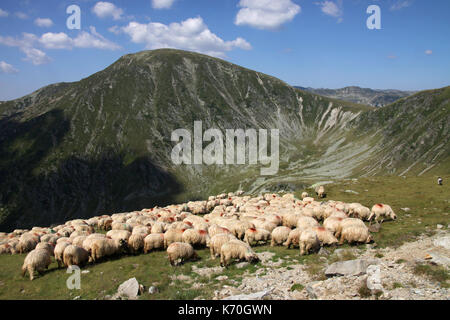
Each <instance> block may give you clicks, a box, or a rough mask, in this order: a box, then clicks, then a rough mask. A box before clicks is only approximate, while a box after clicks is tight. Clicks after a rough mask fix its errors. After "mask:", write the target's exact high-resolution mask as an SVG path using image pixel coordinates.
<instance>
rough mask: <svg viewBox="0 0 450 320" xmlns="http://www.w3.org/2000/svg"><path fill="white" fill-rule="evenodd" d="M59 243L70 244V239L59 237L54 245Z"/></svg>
mask: <svg viewBox="0 0 450 320" xmlns="http://www.w3.org/2000/svg"><path fill="white" fill-rule="evenodd" d="M61 242H69V243H72V239H70V238H68V237H61V238H59V239H58V240H56V244H58V243H61Z"/></svg>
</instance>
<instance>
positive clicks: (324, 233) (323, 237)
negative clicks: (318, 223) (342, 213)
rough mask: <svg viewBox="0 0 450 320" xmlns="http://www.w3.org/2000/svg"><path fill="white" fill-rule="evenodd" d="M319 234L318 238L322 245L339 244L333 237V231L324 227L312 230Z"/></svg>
mask: <svg viewBox="0 0 450 320" xmlns="http://www.w3.org/2000/svg"><path fill="white" fill-rule="evenodd" d="M312 230H314V231H315V232H316V234H317V238H319V241H320V244H321V245H329V246H331V245H335V244H337V243H338V240H337V238H336V237H335V236H334V235H333V233H332V232H331V231H329V230H328V229H326V228H324V227H315V228H312Z"/></svg>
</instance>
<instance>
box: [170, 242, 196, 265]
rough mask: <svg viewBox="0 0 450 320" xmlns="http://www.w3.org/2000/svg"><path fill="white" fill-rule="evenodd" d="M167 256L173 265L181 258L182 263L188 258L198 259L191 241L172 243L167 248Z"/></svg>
mask: <svg viewBox="0 0 450 320" xmlns="http://www.w3.org/2000/svg"><path fill="white" fill-rule="evenodd" d="M167 256H168V258H169V262H170V264H171V265H172V266H174V265H177V264H178V260H181V263H183V262H185V261H188V260H195V259H198V255H197V253H196V252H195V250H194V248H193V247H192V246H191V245H190V244H189V243H184V242H174V243H171V244H170V245H169V247H168V248H167Z"/></svg>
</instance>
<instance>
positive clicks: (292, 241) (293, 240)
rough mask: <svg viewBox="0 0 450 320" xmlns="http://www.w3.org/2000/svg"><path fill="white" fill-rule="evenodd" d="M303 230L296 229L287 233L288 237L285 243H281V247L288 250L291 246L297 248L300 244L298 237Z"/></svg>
mask: <svg viewBox="0 0 450 320" xmlns="http://www.w3.org/2000/svg"><path fill="white" fill-rule="evenodd" d="M303 230H304V229H301V228H296V229H293V230H292V231H291V232H289V236H288V238H287V240H286V242H284V243H283V246H285V247H288V249H289V248H290V247H291V246H294V247H298V246H299V243H300V235H301V234H302V231H303Z"/></svg>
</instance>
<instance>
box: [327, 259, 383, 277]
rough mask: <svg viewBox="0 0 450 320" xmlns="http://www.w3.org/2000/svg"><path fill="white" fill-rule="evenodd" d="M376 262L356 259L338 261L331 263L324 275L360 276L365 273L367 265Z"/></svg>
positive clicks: (375, 262)
mask: <svg viewBox="0 0 450 320" xmlns="http://www.w3.org/2000/svg"><path fill="white" fill-rule="evenodd" d="M373 264H378V260H364V259H356V260H349V261H339V262H335V263H333V264H331V265H330V266H329V267H328V268H327V270H325V275H326V276H328V277H330V276H331V277H332V276H360V275H363V274H365V273H366V270H367V267H368V266H370V265H373Z"/></svg>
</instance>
